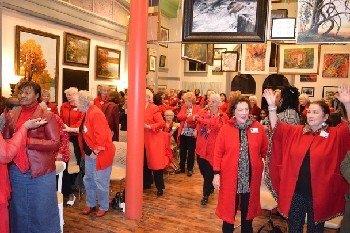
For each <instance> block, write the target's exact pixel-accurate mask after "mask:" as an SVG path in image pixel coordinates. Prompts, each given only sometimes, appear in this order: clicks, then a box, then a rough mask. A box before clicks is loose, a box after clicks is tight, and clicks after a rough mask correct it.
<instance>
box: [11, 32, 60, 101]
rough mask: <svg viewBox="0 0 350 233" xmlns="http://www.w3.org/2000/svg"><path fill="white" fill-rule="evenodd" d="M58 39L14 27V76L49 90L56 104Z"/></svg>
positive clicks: (50, 35)
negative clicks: (21, 77) (31, 81)
mask: <svg viewBox="0 0 350 233" xmlns="http://www.w3.org/2000/svg"><path fill="white" fill-rule="evenodd" d="M59 51H60V37H59V36H57V35H53V34H50V33H47V32H42V31H39V30H34V29H31V28H25V27H22V26H16V47H15V66H16V74H17V75H19V76H23V77H24V78H25V79H27V80H33V81H35V82H37V83H38V84H39V85H40V86H41V88H42V89H45V90H50V93H51V98H52V99H54V100H55V101H56V102H57V100H58V99H57V95H58V93H57V91H58V64H59V62H58V59H59Z"/></svg>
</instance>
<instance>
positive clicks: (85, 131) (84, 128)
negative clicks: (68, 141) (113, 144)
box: [83, 125, 88, 133]
mask: <svg viewBox="0 0 350 233" xmlns="http://www.w3.org/2000/svg"><path fill="white" fill-rule="evenodd" d="M87 131H88V129H87V127H86V126H85V125H84V126H83V133H87Z"/></svg>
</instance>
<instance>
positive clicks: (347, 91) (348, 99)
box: [336, 85, 350, 105]
mask: <svg viewBox="0 0 350 233" xmlns="http://www.w3.org/2000/svg"><path fill="white" fill-rule="evenodd" d="M336 97H337V99H338V100H339V101H340V102H342V103H343V104H344V105H348V104H350V86H345V85H342V86H340V87H338V94H337V95H336Z"/></svg>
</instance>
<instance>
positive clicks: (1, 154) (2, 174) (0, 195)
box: [0, 126, 27, 205]
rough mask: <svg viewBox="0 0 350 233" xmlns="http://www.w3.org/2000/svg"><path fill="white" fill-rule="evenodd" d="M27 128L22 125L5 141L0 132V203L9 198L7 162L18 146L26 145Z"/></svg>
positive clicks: (14, 154)
mask: <svg viewBox="0 0 350 233" xmlns="http://www.w3.org/2000/svg"><path fill="white" fill-rule="evenodd" d="M26 139H27V130H26V128H25V127H24V126H22V127H21V128H20V129H19V130H18V131H17V132H16V133H15V134H14V135H13V137H12V138H11V139H9V140H7V141H5V140H4V139H3V137H2V136H1V134H0V187H1V188H0V205H2V204H7V201H8V199H9V198H10V190H11V188H10V181H9V175H8V170H7V163H9V162H11V161H12V159H13V158H14V157H15V156H16V154H17V152H18V150H19V148H20V147H21V146H25V145H26Z"/></svg>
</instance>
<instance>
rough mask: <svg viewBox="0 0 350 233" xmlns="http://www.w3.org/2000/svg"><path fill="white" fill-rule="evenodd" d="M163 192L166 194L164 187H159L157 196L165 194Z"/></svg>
mask: <svg viewBox="0 0 350 233" xmlns="http://www.w3.org/2000/svg"><path fill="white" fill-rule="evenodd" d="M163 194H164V192H163V189H159V190H158V191H157V197H160V196H163Z"/></svg>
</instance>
